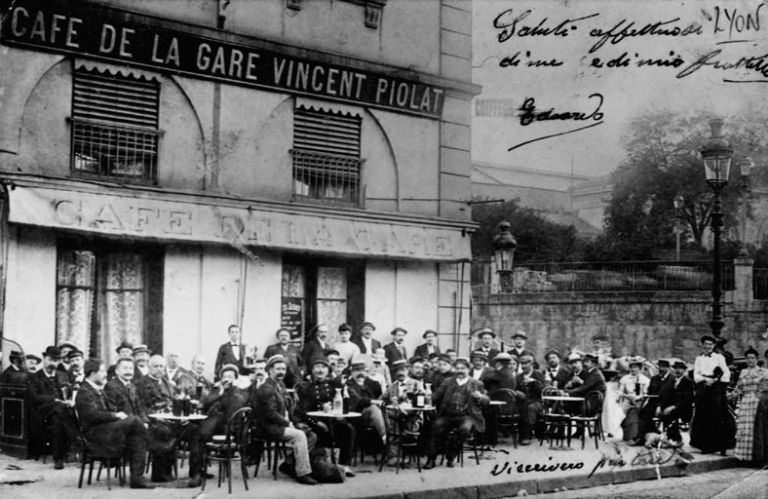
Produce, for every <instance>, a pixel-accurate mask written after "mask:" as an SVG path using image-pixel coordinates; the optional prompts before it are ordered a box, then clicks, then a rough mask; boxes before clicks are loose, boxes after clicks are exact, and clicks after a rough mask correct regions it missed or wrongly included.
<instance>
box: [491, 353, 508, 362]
mask: <svg viewBox="0 0 768 499" xmlns="http://www.w3.org/2000/svg"><path fill="white" fill-rule="evenodd" d="M511 360H512V356H511V355H509V354H508V353H507V352H499V353H497V354H496V357H494V358H493V361H494V362H510V361H511Z"/></svg>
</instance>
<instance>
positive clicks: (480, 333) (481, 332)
mask: <svg viewBox="0 0 768 499" xmlns="http://www.w3.org/2000/svg"><path fill="white" fill-rule="evenodd" d="M486 334H490V335H491V338H495V337H496V333H494V332H493V331H492V330H491V328H489V327H484V328H480V329H478V330H477V331H475V335H476V336H477V337H478V338H482V337H483V336H485V335H486Z"/></svg>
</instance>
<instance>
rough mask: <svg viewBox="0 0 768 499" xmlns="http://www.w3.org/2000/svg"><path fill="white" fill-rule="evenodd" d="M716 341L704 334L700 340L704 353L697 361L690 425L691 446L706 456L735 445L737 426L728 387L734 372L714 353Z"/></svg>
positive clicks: (722, 358)
mask: <svg viewBox="0 0 768 499" xmlns="http://www.w3.org/2000/svg"><path fill="white" fill-rule="evenodd" d="M716 342H717V339H716V338H715V337H714V336H712V335H710V334H705V335H704V336H702V337H701V345H702V347H703V348H704V352H703V353H702V354H701V355H699V356H698V357H696V361H695V363H694V365H693V381H694V383H696V403H695V404H694V412H693V420H692V421H691V446H692V447H695V448H697V449H699V450H701V452H702V453H703V454H710V453H712V452H717V451H720V453H721V454H723V455H725V451H726V449H732V448H733V447H734V445H735V443H736V442H735V439H734V433H735V425H733V422H732V419H731V417H730V415H729V412H728V406H727V401H726V397H725V387H726V385H727V384H728V382H729V381H730V379H731V371H730V369H728V366H727V365H726V363H725V357H723V356H722V355H721V354H719V353H717V352H715V351H714V348H715V343H716Z"/></svg>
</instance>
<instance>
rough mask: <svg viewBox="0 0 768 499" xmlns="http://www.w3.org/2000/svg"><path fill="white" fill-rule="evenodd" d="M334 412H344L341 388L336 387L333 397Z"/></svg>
mask: <svg viewBox="0 0 768 499" xmlns="http://www.w3.org/2000/svg"><path fill="white" fill-rule="evenodd" d="M333 412H334V413H336V414H343V413H344V399H343V398H342V396H341V388H336V395H335V396H334V397H333Z"/></svg>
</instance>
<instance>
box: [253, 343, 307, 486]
mask: <svg viewBox="0 0 768 499" xmlns="http://www.w3.org/2000/svg"><path fill="white" fill-rule="evenodd" d="M266 368H267V373H268V377H267V379H266V380H265V381H264V383H262V384H261V386H260V387H259V388H258V390H257V391H256V396H255V398H254V399H252V403H253V405H252V406H251V407H252V408H253V412H254V414H255V428H256V431H257V432H258V433H261V434H263V435H264V436H266V437H267V438H270V439H273V440H280V441H283V442H287V443H288V445H289V446H290V448H291V450H292V451H293V453H292V455H291V456H290V458H291V459H290V460H289V459H288V457H286V460H285V462H283V464H281V465H280V470H281V471H283V472H284V473H287V474H290V475H292V476H295V477H296V481H297V482H299V483H303V484H304V485H315V484H316V483H317V482H316V481H315V479H314V478H312V477H311V476H310V473H312V468H311V466H310V462H309V451H310V449H311V448H312V447H314V444H315V441H316V439H317V438H316V437H315V435H314V434H313V433H310V434H309V435H307V433H306V432H307V431H308V430H309V427H308V426H307V425H305V424H302V423H299V422H298V420H295V419H294V416H293V411H291V410H290V407H291V406H292V405H293V404H290V403H288V397H289V396H288V394H287V392H286V391H285V390H286V388H285V384H284V383H283V380H284V379H285V376H286V374H287V372H288V365H287V362H286V360H285V357H283V356H282V355H273V356H272V357H270V358H269V360H267V364H266ZM251 386H253V385H251Z"/></svg>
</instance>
